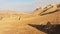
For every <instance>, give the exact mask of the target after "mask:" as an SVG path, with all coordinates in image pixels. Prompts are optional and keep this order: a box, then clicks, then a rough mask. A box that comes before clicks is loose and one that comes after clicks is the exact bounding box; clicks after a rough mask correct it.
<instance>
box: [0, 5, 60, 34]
mask: <svg viewBox="0 0 60 34" xmlns="http://www.w3.org/2000/svg"><path fill="white" fill-rule="evenodd" d="M3 11H5V10H3ZM47 22H51V23H52V24H60V4H51V5H47V6H44V7H41V8H38V9H36V10H34V11H33V12H32V13H23V12H10V11H8V12H7V11H6V12H2V11H0V34H46V33H44V32H42V31H39V30H37V29H36V28H33V27H31V26H29V25H28V24H43V25H44V24H47Z"/></svg>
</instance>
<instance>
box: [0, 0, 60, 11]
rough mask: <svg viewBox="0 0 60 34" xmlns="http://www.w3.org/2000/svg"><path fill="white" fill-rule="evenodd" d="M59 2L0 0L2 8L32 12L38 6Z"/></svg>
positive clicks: (52, 0) (47, 0)
mask: <svg viewBox="0 0 60 34" xmlns="http://www.w3.org/2000/svg"><path fill="white" fill-rule="evenodd" d="M59 2H60V0H0V10H16V11H24V12H30V11H33V10H35V9H36V8H37V7H40V6H44V5H48V4H52V3H59Z"/></svg>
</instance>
